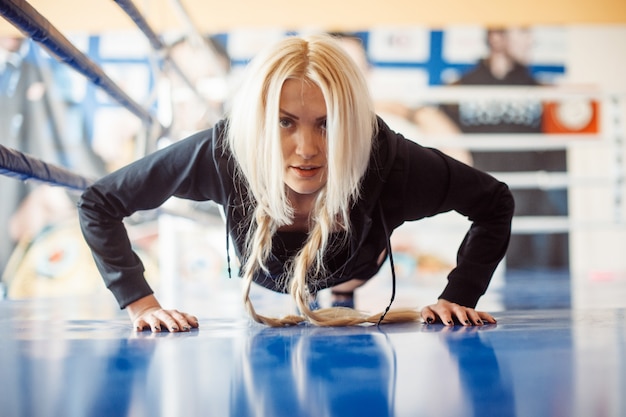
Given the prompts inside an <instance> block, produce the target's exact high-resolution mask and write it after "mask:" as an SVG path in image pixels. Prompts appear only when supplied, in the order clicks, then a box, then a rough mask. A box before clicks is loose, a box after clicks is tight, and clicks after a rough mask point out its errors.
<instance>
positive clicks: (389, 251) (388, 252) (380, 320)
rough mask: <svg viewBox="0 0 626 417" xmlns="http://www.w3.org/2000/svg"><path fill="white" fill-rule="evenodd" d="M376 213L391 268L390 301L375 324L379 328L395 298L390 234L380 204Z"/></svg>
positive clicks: (394, 269) (394, 276) (394, 271)
mask: <svg viewBox="0 0 626 417" xmlns="http://www.w3.org/2000/svg"><path fill="white" fill-rule="evenodd" d="M378 211H379V213H380V220H381V221H382V223H383V231H384V232H385V237H386V238H387V254H389V265H390V267H391V299H390V300H389V305H387V308H385V311H384V312H383V314H382V315H381V316H380V319H378V323H376V325H377V326H380V324H381V323H382V322H383V320H384V319H385V316H386V315H387V313H388V312H389V309H390V308H391V304H393V300H394V299H395V298H396V267H395V265H394V263H393V252H392V251H391V234H390V233H389V228H388V226H387V222H386V221H385V213H384V212H383V206H382V205H381V204H380V203H379V204H378Z"/></svg>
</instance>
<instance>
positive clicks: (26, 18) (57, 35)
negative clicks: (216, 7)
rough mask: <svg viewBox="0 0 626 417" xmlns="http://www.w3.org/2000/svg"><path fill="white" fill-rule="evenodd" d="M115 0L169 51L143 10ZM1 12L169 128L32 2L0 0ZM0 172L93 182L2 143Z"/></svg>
mask: <svg viewBox="0 0 626 417" xmlns="http://www.w3.org/2000/svg"><path fill="white" fill-rule="evenodd" d="M115 1H116V3H117V4H118V5H119V6H120V7H121V8H122V9H123V10H124V11H125V12H126V13H127V14H128V16H129V17H130V18H131V19H132V20H133V22H135V24H136V25H137V27H138V28H139V29H140V30H141V31H142V32H143V33H144V35H145V36H146V37H147V39H148V40H149V42H150V44H151V45H152V47H153V49H155V50H156V51H163V50H166V46H165V44H164V43H163V42H162V41H161V40H160V39H159V37H158V36H157V35H156V33H155V32H154V31H153V30H152V28H151V27H150V26H149V24H148V23H147V21H146V20H145V19H144V18H143V17H142V16H141V13H140V12H139V10H138V9H137V8H136V7H135V6H134V4H133V3H132V1H130V0H115ZM0 15H2V16H3V17H4V18H5V19H6V20H7V21H9V22H10V23H12V24H13V25H14V26H15V27H16V28H18V29H19V30H20V31H22V32H23V33H24V34H25V35H28V36H30V37H31V38H32V39H33V40H35V41H36V42H38V43H39V44H41V45H42V46H43V47H44V48H45V49H47V50H48V51H49V52H51V53H52V54H53V56H55V57H56V58H57V59H59V60H60V61H61V62H63V63H65V64H67V65H69V66H70V67H72V68H73V69H74V70H76V71H78V72H79V73H81V74H82V75H83V76H85V77H86V78H87V79H88V80H89V81H91V82H92V83H93V84H95V85H96V86H98V87H100V88H102V89H103V90H104V91H105V92H106V93H107V94H109V95H110V96H111V97H112V98H113V99H115V100H116V101H117V102H118V103H119V104H121V105H122V106H123V107H124V108H126V109H127V110H129V111H130V112H131V113H133V114H134V115H136V116H137V117H139V118H140V119H141V120H142V121H143V122H144V123H145V124H146V125H148V126H155V127H157V128H160V130H161V132H160V133H161V134H162V133H163V132H164V131H165V128H164V127H163V126H162V125H161V124H160V123H159V122H158V121H157V120H156V118H155V117H154V116H153V115H152V114H151V113H150V112H148V111H147V110H145V109H144V108H142V106H141V105H139V104H138V103H137V102H136V101H134V100H133V99H132V98H131V97H130V96H129V95H128V94H126V93H125V92H124V91H123V90H122V89H121V88H120V87H119V86H118V85H117V84H116V83H115V82H114V81H113V80H112V79H111V78H110V77H109V76H108V75H107V74H106V73H105V72H104V71H103V70H102V68H100V67H99V66H98V65H97V64H95V63H94V62H93V61H91V60H90V59H89V58H88V57H87V56H86V55H85V54H83V53H82V52H81V51H80V50H78V49H77V48H76V47H75V46H74V45H73V44H72V43H71V42H70V41H69V40H68V39H67V38H66V37H65V36H64V35H63V34H62V33H61V32H60V31H59V30H57V29H56V28H55V27H54V26H53V25H52V24H51V23H50V22H49V21H48V20H47V19H46V18H44V17H43V16H42V15H41V14H40V13H39V12H37V10H35V9H34V8H33V7H32V6H31V5H30V4H29V3H28V2H26V1H24V0H0ZM166 58H167V60H168V62H169V64H170V65H171V66H172V68H173V69H174V70H175V72H176V73H177V75H178V76H180V78H181V79H182V80H183V81H184V82H185V83H186V84H187V86H188V87H189V88H190V89H191V90H192V91H193V92H194V93H195V94H196V95H198V96H199V93H198V92H197V90H196V89H195V88H194V86H193V84H192V83H191V82H190V81H189V79H188V78H187V77H186V76H185V74H184V73H183V71H182V70H181V69H180V68H179V67H178V66H177V65H176V63H175V62H174V61H173V60H172V59H170V58H169V57H166ZM199 97H200V96H199ZM200 98H201V99H202V101H203V102H205V101H206V100H205V99H204V98H203V97H200ZM0 174H2V175H5V176H8V177H12V178H15V179H18V180H22V181H26V180H30V179H33V180H36V181H40V182H44V183H47V184H51V185H57V186H63V187H65V188H68V189H71V190H75V191H80V190H83V189H85V188H86V187H87V186H88V185H89V184H91V182H92V180H90V179H87V178H85V177H82V176H81V175H78V174H75V173H72V172H71V171H69V170H67V169H65V168H62V167H59V166H56V165H53V164H50V163H47V162H44V161H42V160H40V159H38V158H35V157H33V156H30V155H26V154H24V153H22V152H20V151H18V150H15V149H9V148H6V147H4V146H2V145H0Z"/></svg>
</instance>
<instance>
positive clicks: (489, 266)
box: [398, 140, 515, 308]
mask: <svg viewBox="0 0 626 417" xmlns="http://www.w3.org/2000/svg"><path fill="white" fill-rule="evenodd" d="M402 147H404V148H405V149H399V152H398V154H399V155H403V156H401V158H402V159H404V163H403V165H404V166H405V169H406V170H407V175H406V177H405V178H406V179H405V183H404V192H403V194H402V195H404V196H407V198H406V200H405V204H404V207H405V213H404V219H405V220H416V219H419V218H423V217H428V216H433V215H436V214H438V213H444V212H447V211H451V210H455V211H457V212H458V213H460V214H462V215H464V216H466V217H467V218H468V219H469V220H470V222H471V226H470V229H469V231H468V232H467V234H466V235H465V238H464V239H463V241H462V242H461V245H460V247H459V250H458V253H457V265H456V267H455V268H454V269H453V270H452V271H451V272H450V274H449V276H448V285H447V286H446V288H445V289H444V291H443V293H442V294H441V295H440V297H439V298H443V299H446V300H448V301H451V302H454V303H458V304H461V305H463V306H467V307H472V308H473V307H475V306H476V304H477V303H478V300H479V298H480V297H481V296H482V295H483V294H484V293H485V291H486V290H487V286H488V285H489V282H490V280H491V277H492V275H493V273H494V271H495V269H496V267H497V266H498V263H499V262H500V261H501V260H502V258H504V255H505V253H506V249H507V247H508V244H509V239H510V236H511V220H512V218H513V212H514V206H515V205H514V201H513V196H512V194H511V192H510V190H509V188H508V187H507V185H506V184H504V183H502V182H500V181H498V180H496V179H495V178H494V177H492V176H491V175H489V174H487V173H485V172H482V171H479V170H477V169H475V168H472V167H470V166H467V165H465V164H463V163H461V162H459V161H457V160H455V159H453V158H451V157H449V156H447V155H445V154H443V153H442V152H440V151H438V150H435V149H429V148H425V147H422V146H420V145H418V144H416V143H414V142H411V141H408V140H407V141H402Z"/></svg>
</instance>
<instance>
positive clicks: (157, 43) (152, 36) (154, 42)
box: [113, 0, 208, 105]
mask: <svg viewBox="0 0 626 417" xmlns="http://www.w3.org/2000/svg"><path fill="white" fill-rule="evenodd" d="M113 1H114V2H115V3H117V5H118V6H120V8H121V9H122V10H123V11H124V12H125V13H126V14H127V15H128V17H130V18H131V19H132V21H133V22H135V25H137V27H138V28H139V30H141V32H143V34H144V35H145V36H146V38H147V39H148V41H149V42H150V45H151V46H152V48H153V49H154V50H155V51H156V52H163V51H167V49H168V47H167V46H166V45H165V43H163V41H162V40H161V38H160V37H159V36H158V35H157V34H156V32H155V31H154V30H153V29H152V27H151V26H150V24H149V23H148V21H147V20H146V19H145V18H144V17H143V16H142V15H141V12H140V11H139V9H137V7H136V6H135V4H134V3H133V2H132V0H113ZM164 59H165V60H166V62H167V63H168V65H170V67H171V68H172V69H173V70H174V72H175V73H176V75H178V76H179V77H180V78H181V80H182V81H183V82H184V83H185V85H187V87H188V88H189V89H190V90H191V91H192V92H193V93H194V95H195V96H196V97H197V98H198V99H200V101H201V102H202V103H203V104H205V105H208V103H207V100H206V98H205V97H203V96H202V95H201V94H200V93H199V92H198V90H197V89H196V88H195V86H194V85H193V83H192V82H191V81H190V80H189V78H188V77H187V76H186V75H185V73H184V72H183V70H182V69H181V68H180V67H179V66H178V64H176V62H175V61H174V60H173V59H171V57H170V56H169V55H168V54H167V53H166V54H165V55H164Z"/></svg>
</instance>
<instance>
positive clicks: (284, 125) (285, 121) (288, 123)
mask: <svg viewBox="0 0 626 417" xmlns="http://www.w3.org/2000/svg"><path fill="white" fill-rule="evenodd" d="M278 124H279V125H280V127H282V128H289V127H291V120H290V119H285V118H281V119H280V120H279V122H278Z"/></svg>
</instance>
